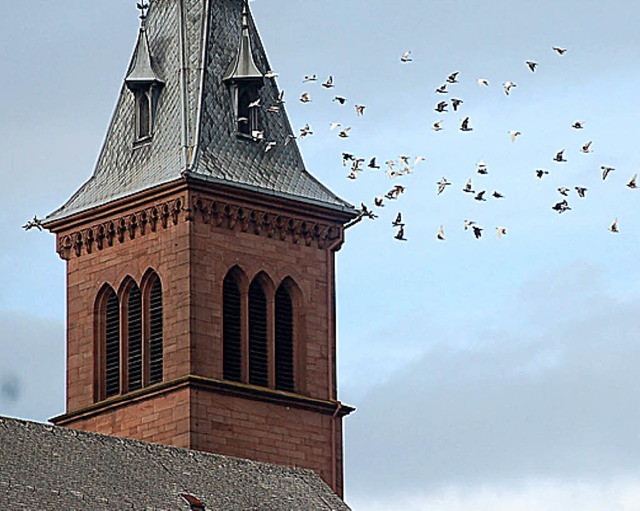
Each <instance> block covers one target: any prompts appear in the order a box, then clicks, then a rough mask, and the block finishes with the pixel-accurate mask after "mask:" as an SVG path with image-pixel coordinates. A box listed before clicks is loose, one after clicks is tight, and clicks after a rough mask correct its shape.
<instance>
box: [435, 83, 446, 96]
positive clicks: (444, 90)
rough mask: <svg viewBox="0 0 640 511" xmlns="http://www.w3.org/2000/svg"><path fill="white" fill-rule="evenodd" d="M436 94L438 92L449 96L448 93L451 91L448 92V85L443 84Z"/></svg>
mask: <svg viewBox="0 0 640 511" xmlns="http://www.w3.org/2000/svg"><path fill="white" fill-rule="evenodd" d="M436 92H437V93H438V94H448V93H449V91H447V84H446V83H443V84H442V85H441V86H440V87H438V88H437V89H436Z"/></svg>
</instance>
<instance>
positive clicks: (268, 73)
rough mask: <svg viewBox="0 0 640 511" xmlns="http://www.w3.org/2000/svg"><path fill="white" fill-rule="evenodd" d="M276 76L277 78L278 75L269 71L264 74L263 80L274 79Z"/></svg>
mask: <svg viewBox="0 0 640 511" xmlns="http://www.w3.org/2000/svg"><path fill="white" fill-rule="evenodd" d="M276 76H278V73H276V72H274V71H272V70H271V69H269V70H268V71H267V72H266V73H265V74H264V77H265V78H275V77H276Z"/></svg>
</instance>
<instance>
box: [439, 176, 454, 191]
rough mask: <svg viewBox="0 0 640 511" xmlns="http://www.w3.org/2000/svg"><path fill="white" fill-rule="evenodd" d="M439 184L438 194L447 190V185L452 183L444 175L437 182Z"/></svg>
mask: <svg viewBox="0 0 640 511" xmlns="http://www.w3.org/2000/svg"><path fill="white" fill-rule="evenodd" d="M436 184H437V185H438V195H440V194H441V193H442V192H444V191H445V189H446V188H447V186H450V185H451V183H450V182H449V181H447V178H446V177H443V178H442V179H441V180H440V181H438V182H437V183H436Z"/></svg>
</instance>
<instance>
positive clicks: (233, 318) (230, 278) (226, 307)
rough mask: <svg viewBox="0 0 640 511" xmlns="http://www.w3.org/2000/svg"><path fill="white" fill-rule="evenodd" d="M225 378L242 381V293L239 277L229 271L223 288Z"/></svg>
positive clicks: (223, 369) (223, 370)
mask: <svg viewBox="0 0 640 511" xmlns="http://www.w3.org/2000/svg"><path fill="white" fill-rule="evenodd" d="M222 345H223V348H222V349H223V361H222V364H223V368H222V372H223V378H224V379H225V380H230V381H242V295H241V293H240V286H239V284H238V279H237V278H236V276H235V275H234V274H233V273H231V272H230V273H228V274H227V276H226V277H225V279H224V283H223V289H222Z"/></svg>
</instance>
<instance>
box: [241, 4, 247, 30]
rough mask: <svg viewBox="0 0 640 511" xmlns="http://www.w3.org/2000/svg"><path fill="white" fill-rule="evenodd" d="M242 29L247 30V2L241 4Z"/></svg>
mask: <svg viewBox="0 0 640 511" xmlns="http://www.w3.org/2000/svg"><path fill="white" fill-rule="evenodd" d="M242 28H243V29H245V28H249V0H244V1H243V2H242Z"/></svg>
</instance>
